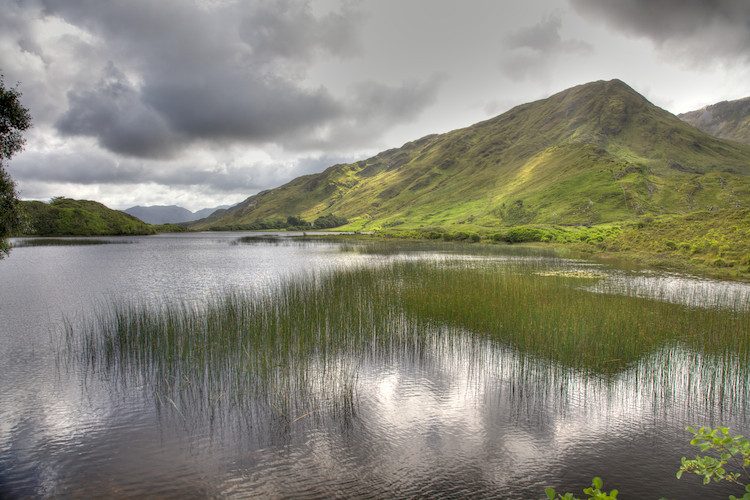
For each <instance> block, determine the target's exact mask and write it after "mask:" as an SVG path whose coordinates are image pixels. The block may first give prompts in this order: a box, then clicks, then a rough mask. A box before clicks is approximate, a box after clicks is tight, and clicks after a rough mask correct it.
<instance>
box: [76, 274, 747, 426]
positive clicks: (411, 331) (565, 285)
mask: <svg viewBox="0 0 750 500" xmlns="http://www.w3.org/2000/svg"><path fill="white" fill-rule="evenodd" d="M542 270H543V266H542V265H541V264H539V263H537V264H535V265H531V266H529V265H522V264H519V263H508V262H505V261H502V262H501V261H497V260H491V259H476V260H448V261H445V260H444V261H440V262H430V261H413V260H396V261H394V262H391V263H389V264H384V265H381V266H378V267H374V268H356V269H335V270H330V271H329V272H324V273H317V274H309V275H307V276H305V277H303V278H298V279H295V280H290V281H287V282H285V283H283V284H282V286H280V288H279V289H278V290H275V291H273V292H255V293H253V292H244V293H243V292H228V293H224V294H217V295H216V296H215V297H214V298H212V299H211V300H209V301H207V302H206V303H204V304H197V305H196V304H189V303H169V304H162V305H158V306H151V305H148V304H132V303H131V304H115V305H111V306H106V307H102V308H101V309H100V310H99V311H98V312H97V313H96V314H95V315H94V317H93V318H91V319H89V320H87V321H84V322H83V326H74V325H72V324H69V325H68V327H67V335H66V338H67V356H68V357H69V358H73V359H76V360H78V361H80V362H81V363H82V364H83V365H84V366H85V367H87V368H88V369H90V370H91V372H96V373H109V374H116V375H118V376H121V378H122V379H123V380H131V381H134V383H136V384H145V385H146V386H148V387H149V388H150V389H151V390H153V392H154V394H155V397H156V398H157V400H158V401H160V402H162V403H163V404H164V405H166V406H173V407H174V408H176V409H177V410H178V411H181V412H182V411H185V408H190V409H191V410H192V411H195V412H196V414H204V412H205V411H206V410H207V409H211V410H212V409H215V408H216V407H221V406H224V407H237V406H238V405H239V406H241V407H244V408H246V409H247V408H250V407H252V406H253V405H255V406H257V405H258V404H259V402H260V404H262V405H264V406H265V407H267V408H273V409H275V411H277V412H278V413H279V414H280V415H283V416H285V418H287V419H288V420H290V421H294V420H295V419H297V418H300V416H304V415H308V414H310V413H311V412H312V411H313V410H314V409H315V408H320V407H321V406H324V407H326V408H328V409H334V410H336V411H348V410H347V408H348V409H351V408H352V405H353V401H354V400H355V399H356V383H357V373H358V370H359V369H360V363H361V362H362V361H363V360H366V359H371V358H372V357H381V358H387V356H389V355H390V354H389V353H394V352H398V351H404V350H408V351H410V352H422V351H424V350H427V349H428V348H429V345H432V344H434V342H435V340H436V338H437V337H440V336H443V337H446V336H447V337H457V336H462V335H467V332H469V333H470V334H473V335H477V336H479V338H481V337H483V338H487V339H491V340H492V341H493V342H495V343H497V344H500V345H501V346H503V348H510V349H513V350H516V351H518V352H520V354H521V355H522V356H523V357H524V358H528V359H530V360H531V359H534V360H541V361H542V362H543V363H546V366H552V365H555V366H559V367H561V368H560V369H564V370H571V369H572V370H574V371H575V372H577V373H583V374H584V375H593V376H596V377H605V378H606V377H611V376H613V375H616V374H618V373H623V372H624V371H625V370H627V369H628V368H629V367H630V368H632V367H633V366H635V365H638V363H639V362H641V363H642V362H643V360H644V359H646V358H648V356H650V355H652V354H654V353H665V352H666V353H669V352H672V351H670V349H672V348H673V347H674V346H684V347H685V348H688V349H690V350H692V351H694V352H696V353H698V354H699V355H701V356H703V357H702V358H701V359H709V358H710V359H715V360H716V361H715V362H712V366H714V365H715V366H716V367H717V369H716V370H708V369H702V371H703V372H706V373H709V372H710V377H711V378H712V379H715V380H718V381H722V380H724V381H725V382H726V383H727V384H729V386H730V387H731V391H732V392H733V393H736V394H740V393H741V394H743V395H744V394H745V393H746V389H743V388H745V387H747V386H748V384H749V383H748V374H747V366H748V363H747V361H748V354H749V353H750V315H749V314H748V312H747V309H743V308H742V307H739V306H737V307H734V308H726V307H721V308H719V307H707V308H698V307H689V306H685V305H679V304H674V303H670V302H668V301H666V300H664V301H662V300H654V299H646V298H642V297H636V296H629V295H622V294H619V293H611V294H608V293H592V292H591V291H587V290H586V289H585V288H586V286H589V285H590V284H591V280H592V278H591V277H577V275H569V274H565V273H562V274H555V273H544V272H540V271H542ZM581 276H586V275H581ZM594 279H595V278H594ZM598 291H599V292H601V291H602V290H598ZM680 348H682V347H680ZM692 351H691V352H692ZM660 356H662V358H663V357H664V356H665V355H664V354H660ZM666 357H669V355H668V354H667V355H666ZM534 362H537V361H534ZM665 362H666V361H665ZM704 365H705V363H703V364H702V365H701V366H704ZM722 367H723V368H722ZM737 367H740V369H739V372H738V369H737ZM650 370H651V369H650ZM651 371H652V372H653V373H654V374H655V375H654V376H658V377H663V374H662V375H659V374H658V370H651ZM727 377H731V378H732V380H733V381H734V382H731V381H727V380H726V378H727ZM743 377H744V379H743ZM738 380H739V382H738ZM730 382H731V383H730ZM720 385H721V383H719V384H713V385H711V386H710V387H719V386H720ZM716 390H718V389H716ZM212 411H213V410H212ZM248 411H250V410H248Z"/></svg>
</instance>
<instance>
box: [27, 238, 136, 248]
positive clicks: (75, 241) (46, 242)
mask: <svg viewBox="0 0 750 500" xmlns="http://www.w3.org/2000/svg"><path fill="white" fill-rule="evenodd" d="M121 243H132V242H130V241H114V240H102V239H99V238H20V239H17V240H15V241H14V242H13V246H14V247H15V248H21V247H50V246H84V245H112V244H121Z"/></svg>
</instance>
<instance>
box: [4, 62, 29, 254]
mask: <svg viewBox="0 0 750 500" xmlns="http://www.w3.org/2000/svg"><path fill="white" fill-rule="evenodd" d="M20 98H21V92H19V91H18V88H17V87H11V88H6V87H5V80H4V77H3V75H0V259H2V258H3V257H4V256H5V255H8V253H9V252H10V244H9V243H8V240H7V238H8V237H9V236H12V235H13V234H16V233H19V232H21V231H23V230H24V229H26V227H27V219H26V216H25V214H24V212H23V207H22V205H21V201H20V200H19V198H18V193H16V184H15V182H13V179H11V177H10V175H8V173H7V172H6V171H5V167H4V166H3V160H10V159H11V157H12V156H13V155H14V154H16V153H18V152H19V151H21V150H22V149H23V145H24V143H25V139H24V137H23V132H25V131H26V130H28V129H29V128H30V127H31V114H30V113H29V110H28V109H26V108H25V107H23V105H22V104H21V101H20Z"/></svg>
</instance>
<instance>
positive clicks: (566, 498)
mask: <svg viewBox="0 0 750 500" xmlns="http://www.w3.org/2000/svg"><path fill="white" fill-rule="evenodd" d="M603 487H604V483H603V482H602V480H601V479H600V478H598V477H595V478H594V479H593V481H591V487H590V488H585V489H584V490H583V493H584V494H585V495H587V496H586V497H585V498H580V497H576V496H574V495H573V494H572V493H565V494H562V493H560V494H558V493H557V492H556V491H555V490H554V489H553V488H546V489H545V490H544V493H545V494H546V495H547V499H548V500H557V499H559V500H616V499H617V493H618V492H617V490H612V491H610V492H609V493H607V492H606V491H602V488H603Z"/></svg>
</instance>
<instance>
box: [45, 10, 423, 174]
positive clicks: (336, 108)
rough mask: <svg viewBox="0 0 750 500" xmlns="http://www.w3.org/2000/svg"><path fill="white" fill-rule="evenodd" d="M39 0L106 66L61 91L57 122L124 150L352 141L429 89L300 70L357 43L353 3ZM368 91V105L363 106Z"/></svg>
mask: <svg viewBox="0 0 750 500" xmlns="http://www.w3.org/2000/svg"><path fill="white" fill-rule="evenodd" d="M43 3H44V6H45V8H44V13H45V15H47V16H58V17H60V18H62V19H64V20H65V21H66V22H67V23H69V24H72V25H75V26H78V27H79V28H81V29H82V30H84V31H85V32H86V33H90V34H92V35H93V36H94V37H95V40H94V41H91V42H89V43H90V45H97V44H98V45H100V46H103V47H100V50H99V51H98V52H101V53H102V54H106V57H107V59H106V60H96V58H95V59H94V60H93V61H92V64H94V65H95V64H100V65H101V70H100V73H101V77H100V78H99V79H98V80H97V81H79V82H77V83H76V85H75V86H74V87H73V88H71V89H70V90H69V91H68V92H67V109H65V111H64V112H63V113H62V115H61V116H60V117H59V119H58V120H57V121H56V123H55V126H56V127H57V129H58V131H59V132H60V133H61V134H63V135H66V136H73V135H77V136H88V137H92V138H95V139H96V140H97V142H98V144H99V145H100V146H101V147H103V148H105V149H107V150H109V151H112V152H114V153H117V154H121V155H125V156H132V157H139V158H152V159H164V158H173V157H175V156H176V155H178V154H179V153H180V152H181V151H184V150H185V149H186V147H188V146H190V145H193V144H202V143H207V142H208V143H216V142H218V143H222V142H227V143H236V142H239V143H247V144H263V143H275V144H279V145H280V146H282V147H284V148H286V149H289V150H303V149H305V148H307V147H310V146H311V145H314V146H315V147H318V148H324V149H325V148H333V147H334V146H335V147H337V148H341V147H344V148H345V147H347V146H351V147H356V146H358V145H361V144H362V143H363V142H362V141H365V140H367V141H371V140H372V139H373V138H374V137H377V136H378V135H380V134H382V133H383V132H384V131H385V130H387V129H388V128H389V127H392V126H393V125H395V124H397V123H399V122H402V121H405V120H410V119H412V118H414V117H415V116H416V115H417V114H418V113H419V112H420V111H421V110H422V109H423V108H424V107H425V106H427V105H429V104H430V103H431V102H432V96H433V95H434V92H433V89H434V87H435V84H434V81H427V82H424V83H423V84H420V83H418V82H417V83H414V82H409V83H407V84H404V85H403V86H385V85H379V84H375V83H368V82H363V83H362V84H361V85H360V86H355V87H354V88H353V90H352V91H351V92H350V93H349V94H348V95H334V94H332V93H331V92H330V91H329V90H328V89H326V88H325V87H322V86H315V85H310V84H309V83H308V82H307V81H306V80H305V76H306V71H307V69H308V66H309V64H310V63H311V62H312V61H314V60H315V59H316V58H320V57H323V56H326V57H349V56H352V55H354V54H356V53H357V51H358V50H359V49H360V47H359V41H358V39H357V32H356V26H357V24H358V21H359V19H360V16H361V15H360V14H359V13H358V12H357V11H355V10H354V9H352V8H350V7H349V6H348V4H343V5H342V6H340V7H339V9H338V10H333V11H331V12H328V13H324V14H316V13H315V12H313V10H312V8H311V7H310V5H309V4H308V3H307V2H300V1H292V0H282V1H275V2H274V1H259V2H237V3H234V2H232V3H219V2H214V3H208V2H207V3H205V4H200V3H197V2H196V3H186V2H180V1H177V0H165V1H161V2H152V1H150V0H148V1H146V0H129V1H127V2H126V1H113V2H100V1H91V0H67V1H63V0H44V2H43ZM89 50H90V51H91V52H97V51H96V50H94V49H91V48H90V49H89ZM415 90H417V91H418V93H415ZM363 97H364V98H365V99H364V100H363V99H362V98H363ZM405 97H407V98H409V100H408V102H405V100H404V98H405ZM367 102H369V103H370V104H372V106H373V108H369V109H363V106H364V105H363V103H367ZM383 117H388V119H389V120H384V119H383ZM352 126H355V127H359V128H361V129H362V130H363V131H366V133H365V132H363V133H360V134H353V133H351V130H350V129H351V127H352Z"/></svg>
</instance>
